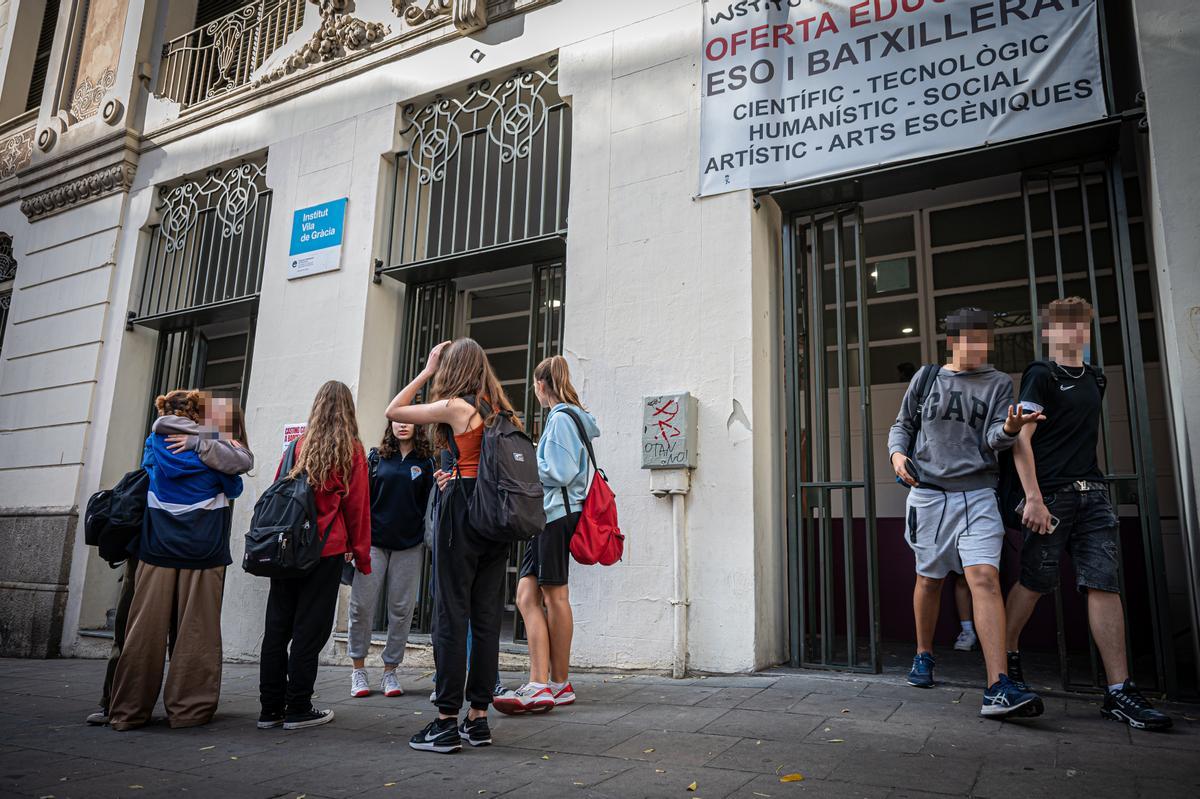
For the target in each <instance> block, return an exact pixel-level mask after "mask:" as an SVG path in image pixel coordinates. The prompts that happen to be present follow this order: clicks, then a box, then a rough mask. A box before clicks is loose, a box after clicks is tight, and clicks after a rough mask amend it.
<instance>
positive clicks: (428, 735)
mask: <svg viewBox="0 0 1200 799" xmlns="http://www.w3.org/2000/svg"><path fill="white" fill-rule="evenodd" d="M441 735H442V734H441V733H440V732H435V733H432V734H431V733H428V732H427V733H425V741H426V742H429V741H436V740H437V739H438V738H440V737H441Z"/></svg>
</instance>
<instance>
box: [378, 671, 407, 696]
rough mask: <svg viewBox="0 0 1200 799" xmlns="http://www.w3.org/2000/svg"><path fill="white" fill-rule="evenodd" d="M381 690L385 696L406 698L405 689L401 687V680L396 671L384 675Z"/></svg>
mask: <svg viewBox="0 0 1200 799" xmlns="http://www.w3.org/2000/svg"><path fill="white" fill-rule="evenodd" d="M379 690H381V691H383V695H384V696H404V689H403V688H401V687H400V680H399V678H397V677H396V672H394V671H385V672H384V673H383V679H382V680H380V681H379Z"/></svg>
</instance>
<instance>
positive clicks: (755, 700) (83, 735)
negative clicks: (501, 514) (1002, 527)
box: [0, 660, 1200, 799]
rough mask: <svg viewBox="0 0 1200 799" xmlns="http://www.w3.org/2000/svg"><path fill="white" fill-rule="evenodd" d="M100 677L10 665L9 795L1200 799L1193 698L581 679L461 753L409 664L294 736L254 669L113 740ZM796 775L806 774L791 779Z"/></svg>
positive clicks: (331, 699) (2, 732) (337, 674)
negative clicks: (1005, 712) (1131, 712)
mask: <svg viewBox="0 0 1200 799" xmlns="http://www.w3.org/2000/svg"><path fill="white" fill-rule="evenodd" d="M103 670H104V664H103V662H101V661H96V660H52V661H28V660H0V796H4V797H8V796H24V797H30V796H32V797H51V796H52V797H55V798H56V799H67V797H89V799H90V798H92V797H116V796H121V797H134V798H135V799H149V797H157V796H171V797H178V796H197V797H218V798H219V799H240V798H241V797H263V798H264V799H265V798H266V797H300V796H304V797H307V799H320V797H348V796H355V797H421V798H422V799H424V798H426V797H428V798H429V799H436V798H439V797H476V798H477V799H478V798H479V797H494V796H502V795H503V796H511V797H556V798H557V797H578V798H579V799H629V798H631V797H698V798H699V799H717V797H738V798H739V799H742V798H745V799H753V798H755V797H759V798H766V797H769V798H771V799H775V798H779V799H786V798H787V797H800V796H820V797H834V798H836V799H841V797H868V798H869V799H875V798H876V797H879V798H880V799H882V798H883V797H894V799H900V798H901V797H917V796H941V795H946V796H975V797H1003V799H1026V798H1027V797H1029V798H1032V797H1042V796H1045V797H1054V799H1061V798H1063V797H1074V796H1080V797H1091V798H1093V799H1094V798H1095V797H1109V796H1111V797H1136V796H1145V797H1155V799H1163V798H1167V797H1197V796H1200V708H1196V707H1189V706H1177V707H1172V708H1170V710H1171V712H1172V713H1173V714H1174V716H1175V719H1176V727H1175V729H1174V730H1173V731H1171V732H1170V733H1157V734H1155V733H1140V732H1136V731H1132V730H1129V729H1128V728H1126V727H1124V726H1121V725H1118V724H1116V723H1114V722H1110V721H1105V720H1103V719H1101V718H1100V716H1099V712H1098V705H1097V704H1096V702H1094V701H1090V700H1088V699H1083V698H1070V699H1067V698H1062V697H1052V698H1050V699H1049V700H1048V701H1047V713H1046V715H1045V716H1043V717H1042V718H1040V719H1036V720H1032V721H1025V722H1010V723H998V722H995V721H990V720H984V719H981V718H979V716H978V709H979V708H978V702H979V696H978V691H977V690H974V689H971V690H965V689H963V688H960V687H949V686H944V687H940V688H937V689H934V690H930V691H920V690H917V689H913V688H909V687H907V686H905V685H903V684H902V682H901V681H900V680H899V678H897V677H887V676H885V677H867V678H864V677H850V676H842V675H825V674H820V675H813V674H811V673H806V674H792V673H787V674H774V673H773V674H764V675H753V676H742V677H708V678H697V679H690V680H684V681H676V680H670V679H667V678H664V677H657V676H649V675H603V674H581V675H577V676H574V677H573V678H572V681H573V683H574V685H575V688H576V690H577V692H578V694H579V702H578V703H577V704H576V705H575V706H573V707H569V708H560V709H557V710H554V711H552V712H551V713H549V714H546V715H543V716H527V717H518V718H510V717H505V716H502V715H500V714H498V713H496V712H495V711H493V713H492V725H493V731H494V736H495V740H496V745H494V746H492V747H488V748H483V749H474V750H469V751H464V752H463V753H461V754H458V755H448V756H447V755H434V754H428V753H418V752H414V751H412V750H410V749H409V748H408V744H407V741H408V737H409V736H410V735H411V734H412V733H413V732H415V731H416V730H417V729H418V728H419V727H421V726H422V725H423V724H424V723H426V722H427V721H429V720H430V719H431V718H432V717H433V713H434V710H433V708H432V707H431V705H430V704H429V692H430V690H431V684H430V680H429V677H428V675H425V674H422V673H421V672H417V671H403V672H402V674H403V684H404V687H405V690H406V691H407V694H406V695H405V696H404V697H401V698H398V699H387V698H385V697H383V696H382V695H381V694H379V693H378V692H376V693H374V694H373V695H372V696H371V697H369V698H367V699H351V698H350V697H349V696H348V695H347V694H348V686H347V681H348V680H347V674H346V670H345V669H336V668H332V667H322V670H321V674H320V677H319V680H318V685H317V690H318V692H319V694H320V696H319V698H318V700H317V701H318V704H319V705H321V706H328V707H332V708H334V710H335V711H336V713H337V717H336V720H335V721H334V722H333V723H332V724H329V725H326V726H324V727H321V728H318V729H313V730H305V731H299V732H283V731H282V730H266V731H263V730H258V729H256V728H255V726H254V721H255V719H256V718H257V712H258V705H257V701H256V697H257V671H256V668H255V667H254V666H252V665H227V666H226V667H225V683H224V688H223V689H222V701H221V709H220V711H219V712H218V714H217V717H216V718H215V719H214V720H213V722H212V723H211V724H209V725H207V726H205V727H199V728H193V729H185V730H171V729H169V728H168V727H167V725H166V724H165V723H164V722H162V721H161V720H158V721H156V723H154V724H153V725H151V726H149V727H147V728H145V729H144V730H140V731H137V732H125V733H118V732H114V731H113V730H110V729H107V728H97V727H87V726H85V725H84V724H83V719H84V716H85V715H86V714H87V713H89V712H91V711H93V710H94V709H95V699H96V696H97V694H98V689H99V686H100V681H101V679H102V676H103ZM504 678H505V683H506V684H513V685H515V684H517V683H518V682H519V679H520V678H519V676H518V675H509V674H506V675H504ZM377 679H378V677H377V674H376V673H375V672H372V681H373V682H374V681H375V680H377ZM160 713H161V708H160ZM468 749H469V748H468ZM793 774H800V775H803V780H802V781H792V782H782V781H781V780H780V777H781V776H787V775H793Z"/></svg>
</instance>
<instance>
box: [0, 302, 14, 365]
mask: <svg viewBox="0 0 1200 799" xmlns="http://www.w3.org/2000/svg"><path fill="white" fill-rule="evenodd" d="M11 307H12V292H11V291H4V292H0V352H4V331H5V330H6V329H7V328H8V310H9V308H11Z"/></svg>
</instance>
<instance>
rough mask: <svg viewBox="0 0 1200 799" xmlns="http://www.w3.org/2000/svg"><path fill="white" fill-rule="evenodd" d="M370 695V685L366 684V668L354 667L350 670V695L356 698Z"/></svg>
mask: <svg viewBox="0 0 1200 799" xmlns="http://www.w3.org/2000/svg"><path fill="white" fill-rule="evenodd" d="M370 695H371V686H369V685H368V684H367V672H366V669H355V670H354V671H352V672H350V696H353V697H355V698H356V699H357V698H359V697H363V696H370Z"/></svg>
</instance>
